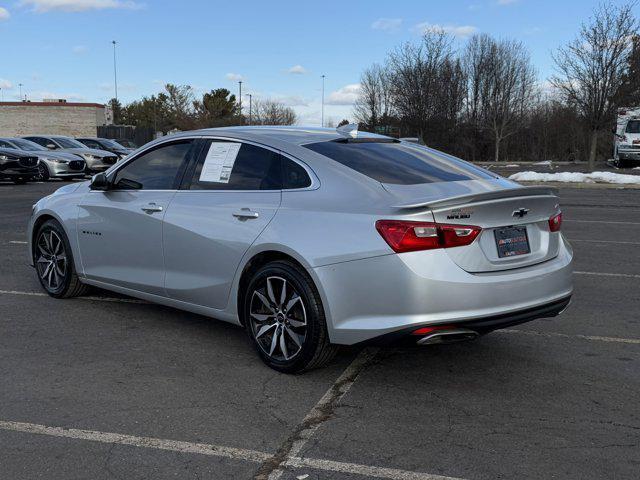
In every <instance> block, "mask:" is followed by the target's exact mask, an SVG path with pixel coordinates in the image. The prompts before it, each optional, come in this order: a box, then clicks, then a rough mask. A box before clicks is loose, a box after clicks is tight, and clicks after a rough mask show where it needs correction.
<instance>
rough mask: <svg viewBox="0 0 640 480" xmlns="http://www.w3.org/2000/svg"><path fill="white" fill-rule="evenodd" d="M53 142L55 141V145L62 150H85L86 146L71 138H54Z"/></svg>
mask: <svg viewBox="0 0 640 480" xmlns="http://www.w3.org/2000/svg"><path fill="white" fill-rule="evenodd" d="M53 140H55V141H56V143H58V144H60V146H61V147H62V148H87V146H86V145H83V144H82V143H80V142H79V141H77V140H74V139H73V138H67V137H55V138H54V139H53Z"/></svg>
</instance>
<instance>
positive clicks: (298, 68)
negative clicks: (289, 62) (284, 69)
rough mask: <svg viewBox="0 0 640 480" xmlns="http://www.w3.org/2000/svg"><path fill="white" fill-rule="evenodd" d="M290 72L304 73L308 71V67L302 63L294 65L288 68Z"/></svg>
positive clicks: (295, 73)
mask: <svg viewBox="0 0 640 480" xmlns="http://www.w3.org/2000/svg"><path fill="white" fill-rule="evenodd" d="M288 72H289V73H293V74H294V75H304V74H305V73H307V69H306V68H304V67H303V66H302V65H294V66H293V67H291V68H290V69H289V70H288Z"/></svg>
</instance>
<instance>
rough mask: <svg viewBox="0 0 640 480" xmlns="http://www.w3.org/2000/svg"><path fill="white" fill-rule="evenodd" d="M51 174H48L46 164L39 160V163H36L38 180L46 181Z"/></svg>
mask: <svg viewBox="0 0 640 480" xmlns="http://www.w3.org/2000/svg"><path fill="white" fill-rule="evenodd" d="M50 176H51V175H49V169H48V168H47V166H46V165H45V164H44V163H42V162H40V164H39V165H38V180H40V181H41V182H46V181H47V180H49V177H50Z"/></svg>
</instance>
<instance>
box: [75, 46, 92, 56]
mask: <svg viewBox="0 0 640 480" xmlns="http://www.w3.org/2000/svg"><path fill="white" fill-rule="evenodd" d="M71 51H72V52H73V53H75V54H76V55H82V54H83V53H87V51H89V49H88V48H87V47H86V46H85V45H76V46H75V47H73V48H72V49H71Z"/></svg>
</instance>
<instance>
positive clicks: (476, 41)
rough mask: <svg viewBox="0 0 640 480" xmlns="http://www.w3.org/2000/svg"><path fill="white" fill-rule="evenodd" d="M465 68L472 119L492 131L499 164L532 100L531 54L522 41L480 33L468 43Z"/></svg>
mask: <svg viewBox="0 0 640 480" xmlns="http://www.w3.org/2000/svg"><path fill="white" fill-rule="evenodd" d="M464 65H465V70H466V72H467V78H468V79H469V81H468V87H467V94H468V98H467V114H468V116H469V120H470V122H471V123H472V124H473V125H475V126H476V127H480V128H484V129H487V130H488V131H489V132H491V135H492V137H493V142H494V160H495V161H498V160H499V159H500V146H501V144H502V142H503V141H504V140H505V139H507V138H508V137H509V136H511V135H513V134H514V133H516V132H517V131H518V129H519V128H521V125H522V120H523V118H524V117H525V114H526V112H527V110H528V109H529V108H530V105H531V103H532V100H533V95H534V92H535V84H536V73H535V70H534V68H533V65H532V63H531V59H530V56H529V52H528V51H527V49H526V48H525V47H524V46H523V45H522V44H521V43H520V42H516V41H513V40H499V41H497V40H494V39H493V38H491V37H490V36H488V35H486V34H481V35H476V36H474V37H473V38H472V39H471V40H470V41H469V43H468V45H467V48H466V50H465V54H464Z"/></svg>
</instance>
